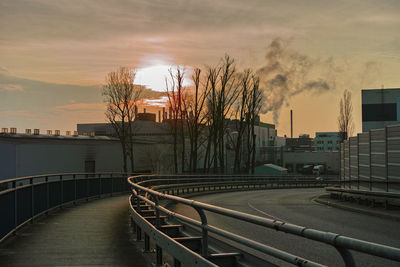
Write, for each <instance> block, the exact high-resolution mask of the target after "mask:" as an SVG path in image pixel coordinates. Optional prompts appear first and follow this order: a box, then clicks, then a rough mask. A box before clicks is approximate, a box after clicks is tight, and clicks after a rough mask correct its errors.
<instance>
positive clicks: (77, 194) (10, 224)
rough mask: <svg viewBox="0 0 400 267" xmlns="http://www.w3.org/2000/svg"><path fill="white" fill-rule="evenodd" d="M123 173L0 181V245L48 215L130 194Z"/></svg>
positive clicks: (43, 176) (50, 176) (125, 175)
mask: <svg viewBox="0 0 400 267" xmlns="http://www.w3.org/2000/svg"><path fill="white" fill-rule="evenodd" d="M127 176H129V175H128V174H123V173H66V174H50V175H39V176H29V177H21V178H15V179H8V180H0V188H2V191H0V218H1V220H0V243H1V242H2V241H4V240H5V239H6V238H7V237H8V236H10V235H11V234H13V233H15V231H17V230H18V229H19V228H20V227H22V226H23V225H25V224H26V223H28V222H33V220H34V219H35V218H36V217H38V216H40V215H43V214H45V213H47V212H48V211H50V210H52V209H55V208H58V207H62V206H63V205H66V204H68V203H75V202H76V201H78V200H89V199H90V198H95V197H101V196H103V195H112V194H113V193H119V192H126V191H128V190H129V186H128V183H127V181H126V178H127Z"/></svg>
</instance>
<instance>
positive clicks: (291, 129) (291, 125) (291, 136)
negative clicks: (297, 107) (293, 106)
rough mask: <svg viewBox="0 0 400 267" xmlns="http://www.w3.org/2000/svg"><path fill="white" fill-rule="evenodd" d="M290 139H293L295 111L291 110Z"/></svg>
mask: <svg viewBox="0 0 400 267" xmlns="http://www.w3.org/2000/svg"><path fill="white" fill-rule="evenodd" d="M290 138H293V110H290Z"/></svg>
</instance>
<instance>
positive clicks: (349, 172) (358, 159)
mask: <svg viewBox="0 0 400 267" xmlns="http://www.w3.org/2000/svg"><path fill="white" fill-rule="evenodd" d="M340 165H341V166H340V179H341V187H342V188H349V189H358V190H368V191H384V192H400V125H393V126H387V127H385V128H383V129H375V130H370V131H369V132H366V133H360V134H358V135H357V136H354V137H350V138H349V140H346V141H344V142H343V143H342V144H341V150H340Z"/></svg>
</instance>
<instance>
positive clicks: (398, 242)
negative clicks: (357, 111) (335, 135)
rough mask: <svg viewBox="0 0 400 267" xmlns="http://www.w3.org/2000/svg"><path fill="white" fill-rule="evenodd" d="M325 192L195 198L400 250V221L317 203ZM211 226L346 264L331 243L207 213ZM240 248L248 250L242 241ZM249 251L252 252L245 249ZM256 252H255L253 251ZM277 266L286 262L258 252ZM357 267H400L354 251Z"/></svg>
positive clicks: (181, 209)
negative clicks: (323, 242)
mask: <svg viewBox="0 0 400 267" xmlns="http://www.w3.org/2000/svg"><path fill="white" fill-rule="evenodd" d="M321 194H324V190H323V189H278V190H262V191H242V192H230V193H221V194H212V195H203V196H197V197H193V198H192V199H195V200H198V201H201V202H205V203H209V204H213V205H217V206H221V207H225V208H229V209H234V210H238V211H242V212H246V213H250V214H254V215H258V216H263V217H266V218H276V219H279V220H283V221H286V222H289V223H293V224H297V225H301V226H305V227H309V228H314V229H318V230H322V231H328V232H333V233H337V234H341V235H345V236H349V237H353V238H358V239H362V240H366V241H370V242H377V243H380V244H385V245H389V246H395V247H399V248H400V223H399V222H396V221H393V220H388V219H382V218H379V217H374V216H371V215H364V214H359V213H354V212H351V211H346V210H341V209H338V208H333V207H329V206H325V205H322V204H318V203H315V202H313V201H312V198H313V197H315V196H318V195H321ZM175 210H176V211H178V212H179V213H183V214H185V215H187V216H189V217H192V218H197V219H198V216H197V215H196V212H195V211H194V210H193V209H192V208H189V207H186V206H183V205H177V206H175ZM207 218H208V221H209V223H210V224H211V225H214V226H217V227H220V228H223V229H225V230H228V231H231V232H233V233H236V234H239V235H242V236H245V237H248V238H250V239H253V240H257V241H259V242H262V243H264V244H267V245H270V246H273V247H275V248H279V249H282V250H285V251H288V252H290V253H293V254H295V255H298V256H301V257H304V258H306V259H309V260H313V261H317V262H319V263H322V264H326V265H328V266H344V264H343V261H342V259H341V257H340V255H339V253H338V252H337V251H336V250H335V249H334V248H332V247H331V246H328V245H325V244H322V243H319V242H315V241H312V240H307V239H304V238H300V237H297V236H293V235H290V234H285V233H282V232H277V231H275V230H271V229H266V228H263V227H261V226H256V225H251V224H249V223H246V222H239V221H238V220H236V219H231V218H227V217H224V216H221V215H217V214H211V213H207ZM239 247H240V248H242V249H244V248H243V247H242V246H240V245H239ZM245 250H246V251H252V250H251V249H248V248H246V249H245ZM253 252H254V251H253ZM254 253H255V254H256V255H257V256H260V257H263V258H265V259H267V260H269V261H271V262H272V263H275V264H277V265H287V264H286V263H285V262H282V261H280V260H277V259H274V258H271V257H269V256H265V255H262V254H260V253H257V252H254ZM353 255H354V257H355V260H356V263H357V266H400V263H399V262H394V261H390V260H385V259H381V258H377V257H372V256H369V255H365V254H361V253H358V252H353Z"/></svg>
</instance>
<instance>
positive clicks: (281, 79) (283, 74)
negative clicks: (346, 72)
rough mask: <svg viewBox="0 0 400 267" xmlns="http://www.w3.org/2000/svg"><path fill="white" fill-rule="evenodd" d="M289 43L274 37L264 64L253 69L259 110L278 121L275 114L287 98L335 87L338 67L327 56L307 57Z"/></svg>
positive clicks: (321, 91) (277, 114) (287, 102)
mask: <svg viewBox="0 0 400 267" xmlns="http://www.w3.org/2000/svg"><path fill="white" fill-rule="evenodd" d="M289 44H290V42H289V41H287V40H283V39H280V38H276V39H274V40H273V41H272V42H271V43H270V44H269V46H268V47H267V52H266V56H265V61H266V64H265V66H263V67H262V68H260V69H259V70H258V71H257V74H258V75H259V77H260V87H261V89H262V90H263V94H264V98H265V104H264V105H263V108H262V110H261V113H263V114H266V113H268V112H272V113H273V119H274V123H275V124H278V119H279V113H280V110H281V108H282V107H283V106H284V105H289V102H290V99H291V98H292V97H293V96H295V95H297V94H300V93H303V92H312V93H323V92H327V91H329V90H332V89H335V88H336V84H335V76H336V73H337V72H340V71H341V70H340V69H339V68H337V67H335V64H334V62H333V60H332V59H331V58H329V59H327V60H324V61H322V60H320V59H311V58H310V57H308V56H306V55H302V54H300V53H298V52H296V51H294V50H291V49H290V48H289Z"/></svg>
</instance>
